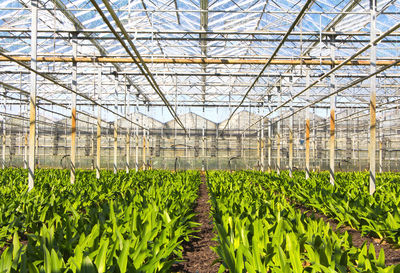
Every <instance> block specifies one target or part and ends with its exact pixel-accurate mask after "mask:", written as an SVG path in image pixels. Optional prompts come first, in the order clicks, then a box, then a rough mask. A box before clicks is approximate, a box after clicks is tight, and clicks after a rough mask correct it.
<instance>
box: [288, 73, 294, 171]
mask: <svg viewBox="0 0 400 273" xmlns="http://www.w3.org/2000/svg"><path fill="white" fill-rule="evenodd" d="M289 88H290V95H291V96H292V94H293V79H290V87H289ZM290 113H293V101H290ZM293 122H294V118H293V116H291V117H290V120H289V176H290V177H293Z"/></svg>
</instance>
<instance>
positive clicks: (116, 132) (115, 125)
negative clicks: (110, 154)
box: [113, 76, 118, 174]
mask: <svg viewBox="0 0 400 273" xmlns="http://www.w3.org/2000/svg"><path fill="white" fill-rule="evenodd" d="M114 92H115V111H116V112H117V111H118V104H117V103H118V76H116V77H115V89H114ZM117 164H118V117H117V115H115V120H114V164H113V165H114V174H116V173H117V171H118V168H117Z"/></svg>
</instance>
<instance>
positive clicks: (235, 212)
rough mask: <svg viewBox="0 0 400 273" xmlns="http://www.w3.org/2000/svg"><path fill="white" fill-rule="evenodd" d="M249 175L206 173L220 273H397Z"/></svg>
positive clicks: (262, 178)
mask: <svg viewBox="0 0 400 273" xmlns="http://www.w3.org/2000/svg"><path fill="white" fill-rule="evenodd" d="M265 180H266V179H265V176H263V175H259V174H256V173H253V172H236V173H228V172H209V173H208V188H209V192H210V196H211V202H212V216H213V219H214V223H215V228H216V231H217V240H218V242H219V244H218V246H217V247H215V251H216V252H217V253H218V255H219V256H220V258H221V262H222V265H221V267H220V270H219V271H220V272H224V270H226V269H228V270H229V271H230V272H288V273H289V272H400V266H397V267H394V266H390V267H385V255H384V252H383V249H381V251H380V253H379V255H378V257H376V255H375V249H374V246H373V244H371V245H369V246H368V245H367V244H366V243H365V244H364V245H363V246H362V247H361V248H356V247H354V246H353V245H352V241H351V238H350V236H349V234H348V233H347V232H345V233H336V232H334V231H333V230H332V228H331V227H330V225H329V224H327V223H325V222H324V221H323V220H322V219H320V220H319V221H317V220H315V219H314V218H312V217H307V216H306V215H305V214H303V213H302V212H301V211H299V210H297V209H295V208H293V206H292V205H291V203H290V202H289V201H288V200H287V199H286V198H285V196H284V195H281V194H276V193H275V192H273V191H271V190H266V189H265V188H263V187H262V186H261V184H262V183H265Z"/></svg>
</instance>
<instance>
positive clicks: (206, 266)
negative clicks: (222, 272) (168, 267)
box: [173, 173, 220, 273]
mask: <svg viewBox="0 0 400 273" xmlns="http://www.w3.org/2000/svg"><path fill="white" fill-rule="evenodd" d="M208 200H209V197H208V193H207V186H206V177H205V174H204V173H202V174H201V184H200V189H199V198H198V199H197V205H196V207H195V208H194V212H195V213H196V214H197V217H196V218H195V221H196V222H199V223H200V224H201V226H199V227H198V230H199V232H196V233H195V234H194V235H195V236H197V237H199V238H194V239H192V240H191V241H190V242H188V243H185V244H184V245H183V259H184V260H185V261H184V262H182V263H180V264H179V265H177V266H176V268H173V271H174V272H190V273H211V272H218V269H219V266H220V264H219V263H217V264H215V265H212V263H213V262H214V261H215V260H216V259H217V258H218V255H217V254H216V253H215V252H214V251H212V250H211V249H210V246H215V245H216V244H217V242H215V241H213V240H212V239H213V238H214V237H215V234H214V232H213V225H212V219H211V217H210V204H209V203H208Z"/></svg>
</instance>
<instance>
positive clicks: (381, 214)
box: [262, 172, 400, 246]
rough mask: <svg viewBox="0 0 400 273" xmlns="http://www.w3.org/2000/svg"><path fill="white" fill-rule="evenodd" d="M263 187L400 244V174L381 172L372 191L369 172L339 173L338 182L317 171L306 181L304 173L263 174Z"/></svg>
mask: <svg viewBox="0 0 400 273" xmlns="http://www.w3.org/2000/svg"><path fill="white" fill-rule="evenodd" d="M262 175H263V176H264V177H265V178H264V183H263V186H264V187H266V188H269V189H271V190H273V191H276V192H280V193H281V194H284V195H285V196H287V197H288V198H290V199H291V200H293V201H295V202H298V203H301V204H303V205H305V206H307V207H310V208H314V209H315V210H317V211H319V212H321V213H323V214H325V215H326V216H328V217H331V218H333V219H335V220H337V221H338V223H339V225H348V226H351V227H353V228H355V229H358V230H360V231H361V232H362V234H363V235H369V236H373V237H377V238H381V239H384V240H386V241H388V242H390V243H392V244H395V245H398V246H400V176H399V175H398V174H394V173H383V174H379V175H378V178H377V182H376V192H375V193H374V194H373V195H370V194H369V175H368V173H337V174H336V175H335V176H336V177H335V185H331V184H330V183H329V174H328V173H327V172H323V173H313V174H312V175H311V177H310V179H308V180H306V179H305V176H304V173H302V172H297V173H296V172H295V173H294V175H293V178H291V177H289V174H288V173H287V172H284V173H281V175H280V176H277V175H276V174H275V173H271V174H262Z"/></svg>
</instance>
